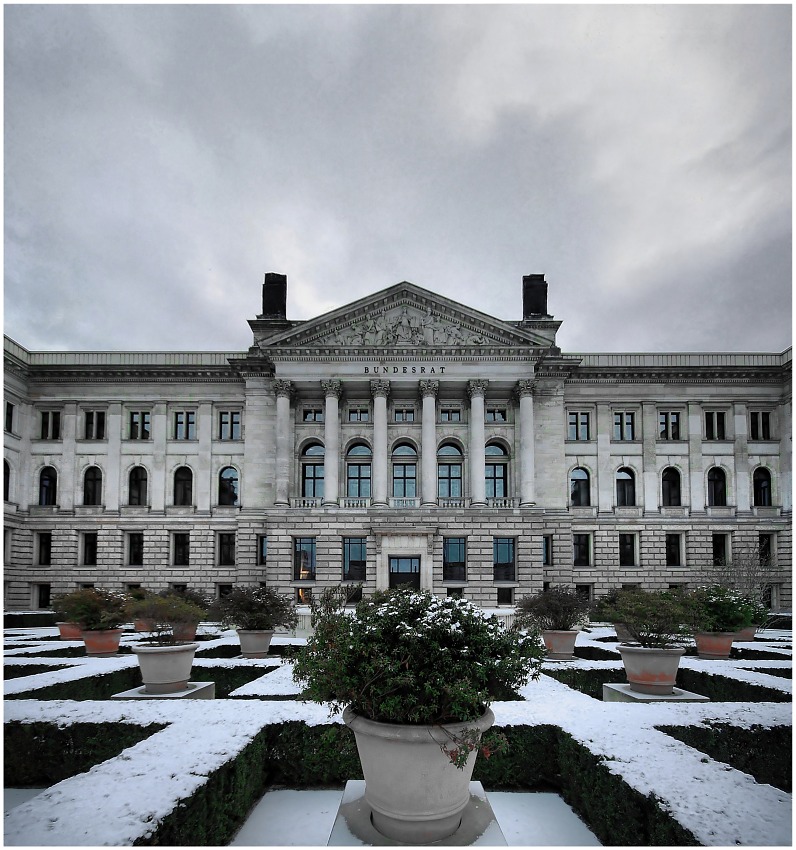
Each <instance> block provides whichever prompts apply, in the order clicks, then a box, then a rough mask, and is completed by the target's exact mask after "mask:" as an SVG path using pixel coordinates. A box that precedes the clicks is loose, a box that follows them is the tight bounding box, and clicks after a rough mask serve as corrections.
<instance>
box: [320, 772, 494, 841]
mask: <svg viewBox="0 0 796 850" xmlns="http://www.w3.org/2000/svg"><path fill="white" fill-rule="evenodd" d="M370 815H371V809H370V806H368V804H367V803H366V802H365V782H364V780H362V779H349V780H348V782H346V786H345V791H344V792H343V799H342V800H341V801H340V808H339V809H338V811H337V817H336V818H335V821H334V826H333V827H332V831H331V834H330V835H329V840H328V841H327V842H326V844H327V846H328V847H356V846H361V847H367V846H371V847H374V846H375V847H404V846H414V845H404V844H401V843H400V842H399V841H395V840H393V839H392V838H387V837H386V836H384V835H382V834H381V833H380V832H378V830H376V828H375V827H374V826H373V824H372V823H371V821H370ZM469 844H476V845H481V846H487V847H501V846H503V847H505V846H507V845H506V838H505V836H504V835H503V831H502V830H501V828H500V826H499V825H498V822H497V819H496V818H495V813H494V812H493V811H492V806H490V805H489V800H487V798H486V792H485V791H484V788H483V786H482V785H481V783H480V782H471V783H470V802H469V803H468V804H467V808H466V809H465V810H464V812H463V813H462V823H461V826H460V827H459V828H458V829H457V830H456V832H455V833H454V834H453V835H451V836H449V837H448V838H444V839H442V840H441V841H435V842H434V843H433V844H431V845H426V846H432V847H438V846H439V847H464V846H467V845H469Z"/></svg>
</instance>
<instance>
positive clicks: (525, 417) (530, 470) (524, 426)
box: [517, 380, 536, 507]
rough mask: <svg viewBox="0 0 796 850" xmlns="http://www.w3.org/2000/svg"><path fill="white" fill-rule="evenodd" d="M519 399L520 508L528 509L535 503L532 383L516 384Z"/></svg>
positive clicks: (527, 381)
mask: <svg viewBox="0 0 796 850" xmlns="http://www.w3.org/2000/svg"><path fill="white" fill-rule="evenodd" d="M517 394H518V395H519V397H520V507H528V506H530V505H533V504H534V502H535V501H536V495H535V492H534V491H535V488H534V483H535V478H536V461H535V455H534V444H533V441H534V432H533V381H532V380H525V381H518V382H517Z"/></svg>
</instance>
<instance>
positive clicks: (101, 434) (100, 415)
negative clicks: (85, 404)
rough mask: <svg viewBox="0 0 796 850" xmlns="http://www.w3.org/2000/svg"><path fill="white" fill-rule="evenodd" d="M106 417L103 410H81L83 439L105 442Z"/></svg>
mask: <svg viewBox="0 0 796 850" xmlns="http://www.w3.org/2000/svg"><path fill="white" fill-rule="evenodd" d="M107 420H108V417H107V416H106V411H105V410H99V409H97V408H86V409H85V410H83V439H84V440H106V439H107V430H106V425H107Z"/></svg>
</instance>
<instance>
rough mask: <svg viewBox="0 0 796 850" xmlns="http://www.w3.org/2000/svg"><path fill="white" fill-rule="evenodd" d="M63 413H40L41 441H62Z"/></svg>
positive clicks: (55, 411) (56, 411)
mask: <svg viewBox="0 0 796 850" xmlns="http://www.w3.org/2000/svg"><path fill="white" fill-rule="evenodd" d="M61 418H62V417H61V411H60V410H53V409H51V408H50V409H47V410H40V411H39V426H40V427H39V439H40V440H60V439H61V424H62V423H61Z"/></svg>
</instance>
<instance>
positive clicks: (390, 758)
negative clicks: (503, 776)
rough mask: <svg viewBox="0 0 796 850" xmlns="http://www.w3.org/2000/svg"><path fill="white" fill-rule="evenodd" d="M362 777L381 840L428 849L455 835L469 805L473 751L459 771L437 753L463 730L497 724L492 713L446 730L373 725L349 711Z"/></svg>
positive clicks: (346, 716)
mask: <svg viewBox="0 0 796 850" xmlns="http://www.w3.org/2000/svg"><path fill="white" fill-rule="evenodd" d="M343 720H344V722H345V723H346V724H347V725H348V726H349V727H350V728H351V729H352V731H353V732H354V737H355V738H356V742H357V750H358V752H359V760H360V762H361V763H362V773H363V774H364V776H365V802H366V804H367V805H368V806H369V807H370V808H371V811H372V822H373V826H374V827H375V828H376V829H377V830H378V831H379V832H380V833H382V835H385V836H386V837H387V838H390V839H392V840H394V841H399V842H404V843H408V844H431V843H432V842H434V841H440V840H442V839H443V838H447V837H448V836H450V835H453V833H454V832H456V830H457V829H458V828H459V824H460V823H461V819H462V812H463V811H464V809H465V808H466V806H467V804H468V802H469V801H470V787H469V786H470V778H471V777H472V774H473V767H474V765H475V760H476V756H477V755H478V752H477V750H473V752H471V753H470V754H469V756H468V757H467V763H466V764H465V766H464V768H463V769H461V770H460V769H459V768H457V767H456V766H455V765H454V764H452V763H451V761H450V759H448V758H446V756H445V754H444V753H442V752H441V751H440V744H446V745H447V746H449V747H453V746H455V743H453V738H454V737H460V736H461V735H462V734H463V733H464V731H465V730H467V729H477V730H478V731H479V732H480V733H481V734H483V733H484V732H486V730H487V729H489V727H490V726H492V724H493V723H494V722H495V715H494V714H493V713H492V711H491V710H490V709H487V711H486V713H485V714H484V715H482V716H481V717H480V718H479V719H478V720H472V721H469V722H464V721H463V722H461V723H451V724H446V725H444V726H415V725H403V724H400V723H376V722H375V721H373V720H368V719H367V718H365V717H361V716H360V715H358V714H356V713H355V712H353V711H352V710H351V709H350V708H347V709H346V710H345V711H344V712H343Z"/></svg>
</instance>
